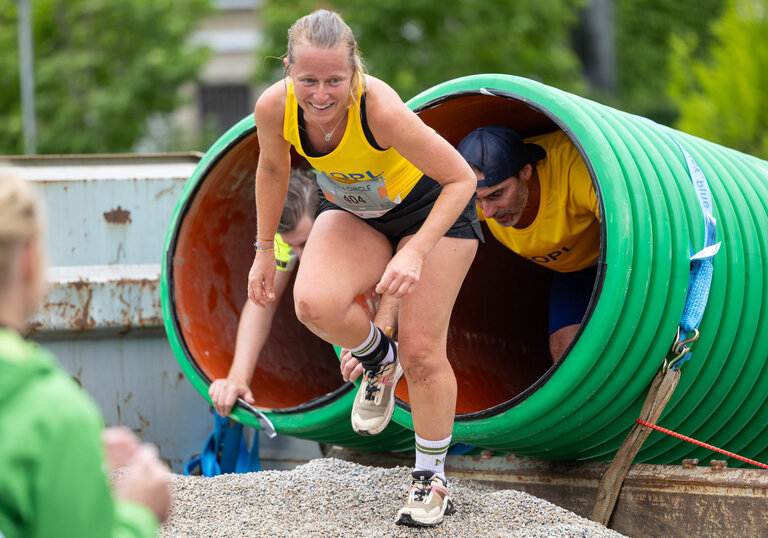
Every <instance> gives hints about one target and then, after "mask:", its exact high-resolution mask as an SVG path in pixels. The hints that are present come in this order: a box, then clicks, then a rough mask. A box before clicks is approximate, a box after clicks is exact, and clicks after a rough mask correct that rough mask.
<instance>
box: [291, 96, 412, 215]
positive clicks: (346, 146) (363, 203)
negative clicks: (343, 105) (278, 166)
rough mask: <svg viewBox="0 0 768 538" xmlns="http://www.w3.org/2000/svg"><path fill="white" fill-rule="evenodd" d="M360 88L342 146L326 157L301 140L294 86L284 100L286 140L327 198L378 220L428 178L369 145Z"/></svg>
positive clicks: (394, 153)
mask: <svg viewBox="0 0 768 538" xmlns="http://www.w3.org/2000/svg"><path fill="white" fill-rule="evenodd" d="M361 95H362V86H361V87H360V88H358V94H357V99H356V101H355V105H354V106H352V107H351V108H350V109H349V110H348V111H347V127H346V130H345V131H344V135H343V137H342V139H341V142H339V145H338V146H337V147H336V149H334V150H333V151H331V152H330V153H328V154H326V155H323V156H321V157H311V156H309V155H308V154H307V151H306V148H304V147H303V146H302V143H301V137H300V135H299V121H298V113H299V110H298V108H299V105H298V103H297V101H296V94H295V93H294V88H293V81H290V82H289V84H288V92H287V94H286V99H285V117H284V120H283V137H284V138H285V139H286V140H287V141H288V142H290V143H291V144H292V145H293V147H295V148H296V151H297V152H298V153H299V154H300V155H301V156H303V157H304V158H306V159H307V161H309V164H311V165H312V167H314V168H315V170H316V171H317V183H318V185H320V188H321V189H322V190H323V194H324V195H325V197H326V198H327V199H328V200H329V201H330V202H333V203H334V204H336V205H338V206H339V207H342V208H344V209H346V210H347V211H350V212H351V213H354V214H355V215H358V216H359V217H362V218H375V217H379V216H381V215H383V214H385V213H386V212H388V211H389V210H390V209H393V208H394V207H396V206H397V204H399V203H400V202H402V201H403V200H404V199H405V197H406V196H408V193H410V192H411V190H412V189H413V187H414V186H415V185H416V183H418V181H419V179H421V176H422V175H423V174H422V172H421V171H420V170H419V169H418V168H416V167H415V166H414V165H412V164H411V163H410V162H408V161H407V160H406V159H405V158H404V157H403V156H402V155H400V154H399V153H398V152H397V150H395V148H392V147H390V148H388V149H386V150H384V151H382V150H379V149H376V148H374V147H373V146H371V145H370V144H369V143H368V140H367V139H366V137H365V132H364V131H363V124H362V120H361V118H360V96H361Z"/></svg>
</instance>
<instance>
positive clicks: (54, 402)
mask: <svg viewBox="0 0 768 538" xmlns="http://www.w3.org/2000/svg"><path fill="white" fill-rule="evenodd" d="M39 212H40V210H39V204H38V202H37V201H36V198H35V196H34V194H33V193H32V191H31V189H30V187H29V185H28V184H27V183H26V182H25V181H24V180H22V179H19V178H18V177H16V176H15V173H14V172H13V171H12V170H11V169H10V168H3V167H1V166H0V537H4V538H20V537H24V538H44V537H54V536H55V537H57V538H64V537H70V536H71V537H77V538H91V537H93V538H97V537H98V538H105V537H126V538H127V537H149V536H155V535H156V532H157V529H158V524H159V522H161V521H162V520H164V518H165V517H166V516H167V513H168V508H169V504H170V492H169V481H170V474H169V471H168V468H167V466H165V464H163V463H162V462H161V461H160V460H159V458H158V455H157V449H156V448H155V447H152V446H149V445H141V444H140V442H139V441H138V439H137V438H136V437H135V436H133V434H132V433H131V432H130V431H129V430H127V429H126V428H120V429H110V430H107V431H106V432H105V433H104V435H103V436H102V433H103V432H102V430H103V421H102V417H101V414H100V413H99V411H98V409H97V407H96V405H95V403H94V402H93V401H92V400H91V399H90V398H89V397H88V396H86V394H85V393H84V392H83V390H82V389H81V388H80V387H79V386H78V385H77V384H76V383H75V381H74V380H73V379H72V377H71V376H69V375H68V374H67V373H66V372H64V370H63V369H62V368H61V367H60V366H59V365H58V364H57V362H56V359H55V358H54V357H53V356H52V355H51V354H50V353H48V352H47V351H45V350H43V349H42V348H41V347H39V346H38V345H36V344H34V343H32V342H29V341H27V340H25V338H24V337H23V331H24V326H25V324H26V321H27V319H28V318H29V316H30V315H31V314H32V313H33V312H34V311H35V309H36V307H37V305H38V304H39V302H40V301H41V299H42V297H43V293H44V290H45V284H44V278H43V277H44V274H43V273H44V266H45V264H44V257H43V252H42V248H41V237H40V236H41V228H42V225H41V218H40V215H39ZM117 467H121V468H122V469H121V472H120V473H116V474H115V477H116V478H115V479H114V482H113V483H110V481H109V476H108V475H109V472H110V471H111V470H114V469H116V468H117Z"/></svg>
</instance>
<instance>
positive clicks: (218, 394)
mask: <svg viewBox="0 0 768 538" xmlns="http://www.w3.org/2000/svg"><path fill="white" fill-rule="evenodd" d="M208 396H210V397H211V402H212V403H213V407H214V408H215V409H216V412H217V413H218V414H219V415H221V416H222V417H226V416H229V414H230V413H231V412H232V407H234V405H235V402H236V401H237V399H238V398H242V399H243V400H245V401H246V402H248V403H249V404H251V405H256V400H254V398H253V393H252V392H251V388H250V387H249V386H248V385H247V384H245V383H242V382H240V381H234V380H231V379H217V380H216V381H214V382H213V383H211V386H210V387H209V388H208Z"/></svg>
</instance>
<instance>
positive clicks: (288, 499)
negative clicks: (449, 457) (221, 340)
mask: <svg viewBox="0 0 768 538" xmlns="http://www.w3.org/2000/svg"><path fill="white" fill-rule="evenodd" d="M409 479H410V469H409V468H406V467H395V468H390V469H384V468H378V467H366V466H363V465H359V464H357V463H352V462H348V461H343V460H338V459H334V458H325V459H317V460H313V461H310V462H309V463H307V464H305V465H301V466H299V467H297V468H295V469H293V470H291V471H261V472H258V473H248V474H229V475H222V476H217V477H213V478H205V477H196V476H181V475H175V476H174V477H173V481H172V488H173V493H174V503H173V506H172V508H171V515H170V517H169V518H168V520H167V521H166V523H165V525H164V526H163V529H162V532H161V534H160V536H162V537H164V538H176V537H187V536H194V537H206V538H218V537H238V538H239V537H252V536H270V537H273V536H302V537H305V536H317V537H321V536H322V537H327V536H382V537H383V536H387V537H389V536H451V537H472V538H476V537H479V536H520V537H522V536H525V537H547V538H549V537H553V538H554V537H564V536H568V537H577V536H578V537H582V536H583V537H602V536H606V537H620V536H622V535H621V534H619V533H617V532H614V531H612V530H609V529H606V528H605V527H602V526H601V525H598V524H597V523H594V522H592V521H589V520H587V519H584V518H582V517H579V516H577V515H576V514H574V513H572V512H569V511H567V510H565V509H563V508H560V507H559V506H556V505H554V504H552V503H550V502H547V501H544V500H541V499H538V498H536V497H533V496H531V495H528V494H527V493H523V492H520V491H514V490H500V491H499V490H494V489H492V488H489V487H487V486H485V485H483V484H479V483H477V482H473V481H471V480H462V479H455V480H451V481H450V482H449V490H450V492H451V496H452V497H453V498H454V502H455V504H456V509H457V513H456V514H454V515H452V516H447V517H446V518H445V520H444V522H443V523H442V525H440V526H438V527H436V528H431V529H415V528H410V527H403V526H400V525H395V523H394V516H395V513H396V512H397V510H398V509H399V508H400V507H401V506H402V503H403V502H404V501H405V499H406V497H407V491H408V486H409V483H410V482H409ZM449 480H450V477H449Z"/></svg>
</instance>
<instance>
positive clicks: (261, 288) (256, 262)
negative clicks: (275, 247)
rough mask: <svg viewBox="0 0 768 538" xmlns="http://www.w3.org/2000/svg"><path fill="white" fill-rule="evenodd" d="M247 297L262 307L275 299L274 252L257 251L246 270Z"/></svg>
mask: <svg viewBox="0 0 768 538" xmlns="http://www.w3.org/2000/svg"><path fill="white" fill-rule="evenodd" d="M248 298H249V299H250V300H251V301H253V303H254V304H256V305H257V306H261V307H264V306H266V304H267V303H268V302H271V301H274V300H275V255H274V252H264V251H261V250H259V251H257V252H256V255H255V256H254V257H253V264H252V265H251V270H250V271H249V272H248Z"/></svg>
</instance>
